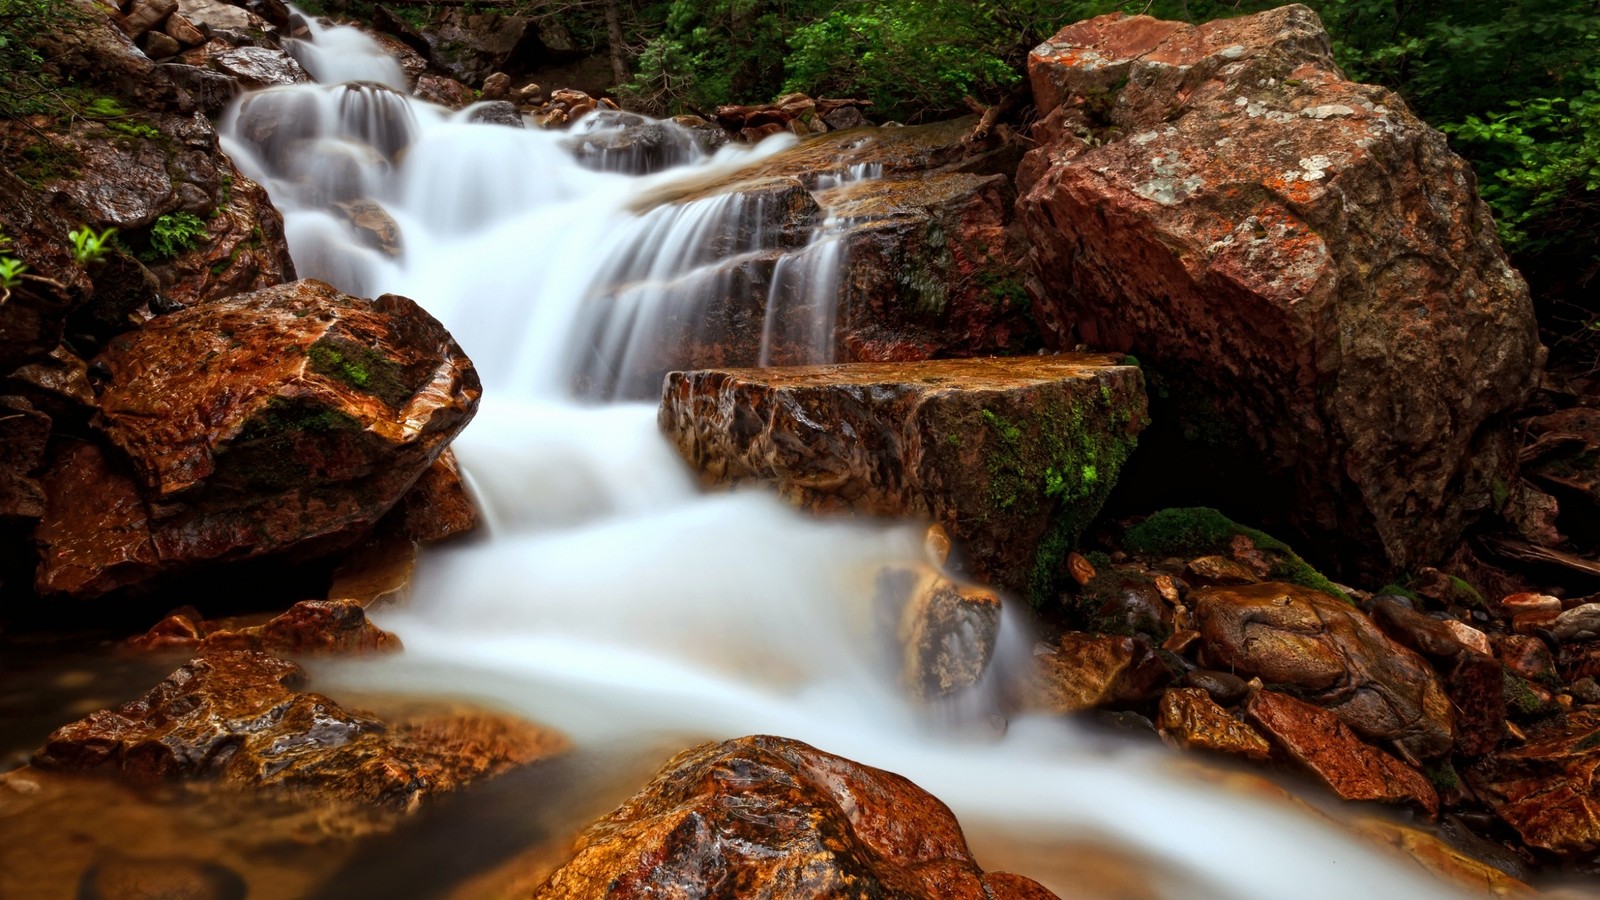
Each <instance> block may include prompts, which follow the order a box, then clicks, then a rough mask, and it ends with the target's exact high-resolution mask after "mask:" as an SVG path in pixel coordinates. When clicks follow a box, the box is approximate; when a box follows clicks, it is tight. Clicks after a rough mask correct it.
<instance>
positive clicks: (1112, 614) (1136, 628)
mask: <svg viewBox="0 0 1600 900" xmlns="http://www.w3.org/2000/svg"><path fill="white" fill-rule="evenodd" d="M1072 605H1073V606H1074V607H1075V612H1076V614H1077V617H1078V618H1079V619H1081V620H1082V621H1083V622H1084V623H1085V624H1086V625H1087V626H1088V627H1089V630H1091V631H1096V632H1100V633H1102V634H1124V635H1132V634H1148V635H1150V636H1152V637H1154V638H1155V639H1156V640H1161V639H1164V638H1165V637H1166V636H1167V635H1168V634H1170V633H1171V631H1172V607H1171V606H1169V605H1167V601H1166V600H1165V599H1164V598H1163V597H1162V596H1161V591H1160V590H1159V589H1158V588H1157V587H1156V583H1155V581H1154V579H1151V578H1149V577H1148V576H1145V575H1141V574H1138V573H1133V572H1123V571H1119V570H1115V569H1113V570H1111V571H1109V572H1106V573H1104V574H1100V575H1097V576H1095V577H1094V579H1092V580H1091V581H1090V582H1089V583H1088V584H1086V585H1084V587H1083V590H1082V591H1081V592H1080V593H1079V594H1078V596H1077V597H1076V598H1075V601H1074V603H1073V604H1072Z"/></svg>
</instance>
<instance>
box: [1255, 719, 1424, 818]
mask: <svg viewBox="0 0 1600 900" xmlns="http://www.w3.org/2000/svg"><path fill="white" fill-rule="evenodd" d="M1245 714H1246V715H1247V716H1248V717H1249V718H1250V721H1252V722H1254V723H1255V724H1256V725H1257V726H1258V727H1259V728H1260V729H1261V730H1262V731H1264V732H1266V734H1267V735H1268V736H1269V737H1271V738H1272V740H1273V742H1274V743H1275V744H1277V745H1278V746H1279V747H1281V748H1282V749H1283V751H1284V752H1285V753H1287V754H1288V755H1289V756H1290V757H1291V758H1292V759H1294V760H1295V761H1296V762H1297V763H1299V764H1300V765H1301V766H1303V767H1304V768H1305V769H1306V770H1307V771H1309V772H1310V773H1311V774H1313V775H1315V776H1317V778H1319V779H1320V780H1321V781H1322V782H1323V783H1324V784H1326V785H1327V786H1328V787H1329V788H1330V789H1332V790H1333V792H1334V793H1335V794H1338V795H1339V796H1340V797H1342V798H1344V799H1346V800H1378V801H1381V802H1385V803H1406V804H1412V805H1415V806H1417V807H1418V808H1420V809H1422V810H1423V811H1425V812H1427V813H1428V814H1429V815H1430V816H1431V815H1435V814H1437V813H1438V811H1439V795H1438V793H1437V792H1436V791H1435V790H1434V789H1433V785H1431V784H1429V783H1428V779H1426V778H1424V777H1423V776H1422V774H1421V773H1419V772H1417V771H1416V770H1415V769H1413V768H1411V767H1410V766H1407V765H1406V764H1405V763H1403V762H1401V761H1400V760H1398V759H1395V758H1394V757H1392V756H1390V755H1389V754H1387V753H1384V752H1383V751H1382V750H1379V749H1377V748H1376V747H1373V746H1371V745H1370V744H1366V743H1363V742H1362V741H1361V739H1360V738H1358V737H1356V735H1355V733H1354V732H1352V731H1351V730H1350V729H1349V728H1347V727H1346V726H1345V724H1344V723H1343V722H1341V721H1339V717H1338V716H1335V715H1334V714H1333V713H1331V712H1329V711H1328V710H1325V709H1321V708H1319V707H1316V706H1312V705H1311V704H1309V703H1305V702H1302V701H1300V700H1296V699H1294V698H1293V697H1290V696H1288V695H1287V694H1280V693H1277V692H1275V691H1260V692H1258V693H1257V694H1256V695H1255V696H1254V697H1252V698H1250V702H1249V703H1247V704H1245Z"/></svg>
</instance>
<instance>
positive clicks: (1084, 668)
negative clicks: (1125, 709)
mask: <svg viewBox="0 0 1600 900" xmlns="http://www.w3.org/2000/svg"><path fill="white" fill-rule="evenodd" d="M1170 676H1171V672H1169V671H1168V670H1167V669H1166V667H1165V665H1163V664H1162V663H1161V662H1160V661H1159V660H1158V659H1157V658H1156V657H1155V656H1154V655H1153V654H1152V653H1151V649H1150V645H1149V644H1148V643H1147V642H1146V641H1144V640H1143V639H1140V638H1131V637H1118V636H1116V635H1110V634H1085V633H1083V632H1076V631H1069V632H1067V633H1066V634H1063V635H1061V636H1060V637H1059V638H1057V639H1056V641H1055V643H1053V644H1039V645H1038V646H1036V647H1035V648H1034V651H1033V666H1032V667H1031V668H1030V669H1029V671H1028V672H1027V673H1025V674H1024V676H1023V677H1022V679H1021V683H1020V684H1019V685H1018V686H1017V687H1016V690H1015V693H1016V695H1017V696H1016V698H1015V701H1016V704H1017V705H1018V706H1019V707H1020V708H1021V709H1022V710H1024V711H1027V712H1045V713H1051V714H1053V715H1066V714H1069V713H1078V712H1085V711H1088V710H1091V709H1096V708H1099V707H1102V706H1110V705H1117V704H1123V703H1133V702H1137V701H1141V700H1146V699H1149V697H1150V695H1151V694H1152V692H1153V691H1154V690H1155V689H1156V688H1158V687H1159V686H1160V684H1161V683H1162V682H1163V681H1165V680H1166V679H1167V678H1169V677H1170Z"/></svg>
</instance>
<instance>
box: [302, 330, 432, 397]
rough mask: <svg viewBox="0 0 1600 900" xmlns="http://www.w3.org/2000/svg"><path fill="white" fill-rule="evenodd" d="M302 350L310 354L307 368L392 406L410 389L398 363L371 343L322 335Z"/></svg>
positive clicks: (409, 395) (409, 391) (408, 394)
mask: <svg viewBox="0 0 1600 900" xmlns="http://www.w3.org/2000/svg"><path fill="white" fill-rule="evenodd" d="M306 352H307V355H309V356H310V357H311V371H313V372H316V373H317V374H319V375H326V376H327V377H329V378H332V379H333V380H335V381H338V382H340V383H342V384H346V385H349V386H350V387H353V388H355V389H356V390H359V391H362V392H364V393H368V394H371V395H373V396H375V397H377V398H378V399H379V400H382V401H383V402H384V403H387V404H389V405H390V406H392V407H396V408H398V407H400V406H402V405H404V404H405V402H406V401H407V400H409V399H411V395H412V393H414V392H413V391H412V390H411V388H410V386H408V385H407V384H406V382H405V379H404V374H405V373H404V370H403V369H401V368H400V365H399V364H398V363H396V362H395V361H394V360H392V359H390V358H389V357H387V356H384V355H383V354H382V353H379V352H378V351H376V350H373V349H372V348H371V347H367V346H363V345H361V344H357V343H355V342H354V341H348V340H345V339H343V338H336V337H325V338H323V339H322V340H320V341H317V342H316V343H315V344H312V345H311V349H310V350H308V351H306Z"/></svg>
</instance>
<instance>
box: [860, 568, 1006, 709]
mask: <svg viewBox="0 0 1600 900" xmlns="http://www.w3.org/2000/svg"><path fill="white" fill-rule="evenodd" d="M878 584H879V596H878V598H877V599H878V604H879V610H878V615H879V617H880V620H881V621H882V622H883V624H884V626H886V627H885V630H886V631H888V632H889V633H892V634H893V635H894V644H895V646H896V647H897V648H898V650H899V655H900V662H899V666H898V670H899V678H900V683H901V684H902V685H904V686H905V687H906V688H907V689H908V690H909V691H910V693H911V695H912V696H913V697H916V698H917V699H919V700H933V699H937V698H940V697H946V696H950V695H952V694H956V693H959V692H961V691H964V690H966V689H969V688H971V687H974V686H976V685H977V684H978V682H979V681H981V680H982V679H983V676H984V673H985V672H986V671H987V669H988V666H989V660H990V659H991V658H993V656H994V649H995V643H996V640H997V638H998V636H999V632H1000V609H1001V605H1000V598H999V597H998V596H996V595H995V594H994V592H993V591H990V590H988V589H986V588H982V587H978V586H976V585H961V584H957V583H955V582H954V581H951V580H950V579H949V578H946V577H945V576H944V575H943V574H941V573H940V572H939V571H938V570H937V569H935V568H933V567H932V566H928V567H926V568H925V569H920V570H919V569H904V570H898V569H897V570H891V571H887V572H884V573H881V574H880V576H879V579H878Z"/></svg>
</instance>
